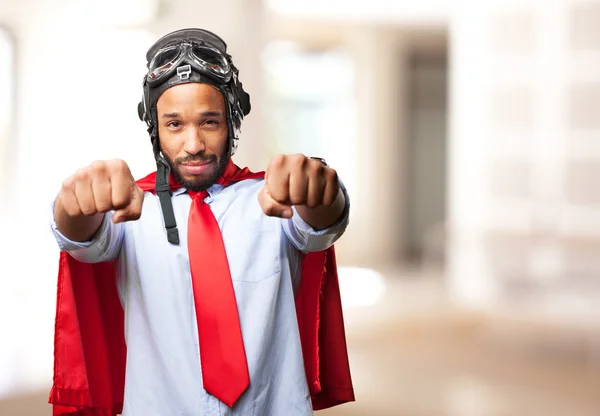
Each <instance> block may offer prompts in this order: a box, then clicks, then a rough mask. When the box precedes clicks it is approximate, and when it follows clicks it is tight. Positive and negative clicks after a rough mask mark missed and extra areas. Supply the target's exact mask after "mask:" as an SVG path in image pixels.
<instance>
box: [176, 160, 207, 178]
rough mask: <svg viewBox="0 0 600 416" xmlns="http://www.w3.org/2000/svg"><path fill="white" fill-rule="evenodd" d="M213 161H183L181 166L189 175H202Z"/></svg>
mask: <svg viewBox="0 0 600 416" xmlns="http://www.w3.org/2000/svg"><path fill="white" fill-rule="evenodd" d="M211 163H212V162H203V163H182V164H181V168H182V170H183V171H184V173H186V174H188V175H192V176H194V175H201V174H202V173H203V172H204V171H205V170H206V169H207V168H208V166H209V165H210V164H211Z"/></svg>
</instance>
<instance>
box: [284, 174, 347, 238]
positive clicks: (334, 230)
mask: <svg viewBox="0 0 600 416" xmlns="http://www.w3.org/2000/svg"><path fill="white" fill-rule="evenodd" d="M339 183H340V188H341V190H342V192H343V193H344V204H345V205H344V210H343V211H342V214H341V216H340V219H339V220H337V221H336V222H335V223H334V224H332V225H330V226H329V227H327V228H324V229H322V230H315V229H314V228H313V227H312V226H311V225H310V224H309V223H307V222H306V221H304V218H302V217H301V216H300V214H298V210H297V209H296V207H295V206H292V211H293V212H294V215H293V216H292V219H291V221H292V222H293V223H294V226H295V227H296V228H297V229H298V230H300V231H302V232H303V233H305V234H307V235H314V236H319V235H327V234H338V233H342V232H344V230H345V229H346V227H347V226H348V219H349V216H350V198H349V197H348V191H347V190H346V187H345V186H344V184H343V183H342V181H341V179H339Z"/></svg>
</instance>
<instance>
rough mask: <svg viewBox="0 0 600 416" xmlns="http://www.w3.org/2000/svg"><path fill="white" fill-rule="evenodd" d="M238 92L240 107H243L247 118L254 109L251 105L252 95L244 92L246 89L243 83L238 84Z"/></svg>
mask: <svg viewBox="0 0 600 416" xmlns="http://www.w3.org/2000/svg"><path fill="white" fill-rule="evenodd" d="M237 88H238V92H239V97H240V106H241V107H242V112H243V113H244V116H247V115H248V114H249V113H250V110H251V109H252V105H250V95H249V94H248V93H247V92H246V91H244V87H243V85H242V83H241V82H238V87H237Z"/></svg>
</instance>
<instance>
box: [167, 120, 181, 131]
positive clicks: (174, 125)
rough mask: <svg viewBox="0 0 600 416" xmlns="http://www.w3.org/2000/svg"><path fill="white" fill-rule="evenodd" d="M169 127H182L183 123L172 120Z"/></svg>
mask: <svg viewBox="0 0 600 416" xmlns="http://www.w3.org/2000/svg"><path fill="white" fill-rule="evenodd" d="M167 127H172V128H174V129H178V128H179V127H181V123H180V122H179V121H171V122H170V123H169V124H167Z"/></svg>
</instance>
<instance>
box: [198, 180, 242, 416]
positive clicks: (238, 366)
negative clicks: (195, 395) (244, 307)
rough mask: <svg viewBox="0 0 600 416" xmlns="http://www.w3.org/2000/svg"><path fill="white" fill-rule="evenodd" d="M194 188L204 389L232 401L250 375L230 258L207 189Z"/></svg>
mask: <svg viewBox="0 0 600 416" xmlns="http://www.w3.org/2000/svg"><path fill="white" fill-rule="evenodd" d="M189 194H190V196H191V197H192V207H191V209H190V216H189V223H188V252H189V257H190V269H191V271H192V286H193V289H194V303H195V305H196V319H197V321H198V338H199V342H200V362H201V365H202V377H203V378H204V389H205V390H206V391H207V392H209V393H210V394H212V395H213V396H215V397H216V398H218V399H219V400H220V401H222V402H223V403H225V404H226V405H227V406H229V407H232V406H233V405H234V403H235V402H236V400H237V399H238V398H239V397H240V395H241V394H242V393H243V392H244V390H246V388H247V387H248V385H249V384H250V376H249V374H248V364H247V362H246V353H245V351H244V341H243V340H242V331H241V329H240V320H239V316H238V310H237V304H236V301H235V293H234V291H233V283H232V281H231V274H230V272H229V263H228V262H227V255H226V253H225V246H224V244H223V237H222V236H221V230H220V229H219V224H218V223H217V220H216V218H215V216H214V214H213V213H212V211H211V209H210V207H209V206H208V205H207V204H206V203H205V202H204V198H205V197H206V195H207V193H206V191H204V192H189Z"/></svg>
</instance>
